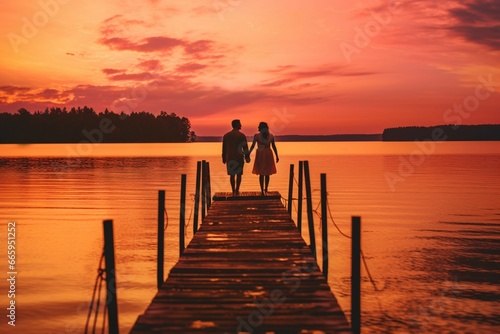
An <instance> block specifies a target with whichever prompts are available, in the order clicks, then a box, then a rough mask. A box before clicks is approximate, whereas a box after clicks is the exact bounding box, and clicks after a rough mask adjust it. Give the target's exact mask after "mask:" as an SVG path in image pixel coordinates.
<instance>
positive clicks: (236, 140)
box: [222, 119, 250, 195]
mask: <svg viewBox="0 0 500 334" xmlns="http://www.w3.org/2000/svg"><path fill="white" fill-rule="evenodd" d="M231 126H232V127H233V129H232V130H231V131H229V132H228V133H226V134H225V135H224V137H223V138H222V163H224V164H226V168H227V174H228V175H229V182H230V183H231V189H232V191H233V195H238V193H239V191H240V185H241V175H243V165H244V164H245V161H246V162H250V155H249V154H248V143H247V137H246V136H245V135H244V134H243V133H242V132H241V131H240V130H241V122H240V120H239V119H235V120H233V121H232V122H231Z"/></svg>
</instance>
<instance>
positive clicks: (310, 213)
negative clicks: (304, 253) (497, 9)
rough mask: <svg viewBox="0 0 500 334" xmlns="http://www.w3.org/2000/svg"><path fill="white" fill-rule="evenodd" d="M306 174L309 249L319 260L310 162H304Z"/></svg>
mask: <svg viewBox="0 0 500 334" xmlns="http://www.w3.org/2000/svg"><path fill="white" fill-rule="evenodd" d="M304 174H305V182H306V202H307V222H308V228H309V242H310V245H309V247H310V248H311V252H312V253H313V255H314V259H315V260H316V259H317V255H316V238H315V236H314V216H313V207H312V191H311V177H310V174H309V161H307V160H306V161H304Z"/></svg>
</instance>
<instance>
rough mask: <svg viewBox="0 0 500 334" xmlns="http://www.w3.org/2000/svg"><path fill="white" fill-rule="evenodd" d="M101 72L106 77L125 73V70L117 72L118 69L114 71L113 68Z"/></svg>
mask: <svg viewBox="0 0 500 334" xmlns="http://www.w3.org/2000/svg"><path fill="white" fill-rule="evenodd" d="M101 71H102V73H104V74H106V75H113V74H117V73H123V72H125V70H118V69H114V68H103V69H102V70H101Z"/></svg>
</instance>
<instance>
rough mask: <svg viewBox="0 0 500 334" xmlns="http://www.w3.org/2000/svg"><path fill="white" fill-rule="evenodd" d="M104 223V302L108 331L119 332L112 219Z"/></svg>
mask: <svg viewBox="0 0 500 334" xmlns="http://www.w3.org/2000/svg"><path fill="white" fill-rule="evenodd" d="M103 225H104V258H105V262H106V296H107V297H106V304H107V308H108V327H109V333H113V334H114V333H116V334H118V333H119V329H118V328H119V327H118V303H117V300H116V298H117V296H116V271H115V241H114V237H113V221H112V220H105V221H104V222H103Z"/></svg>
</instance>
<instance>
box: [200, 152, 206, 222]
mask: <svg viewBox="0 0 500 334" xmlns="http://www.w3.org/2000/svg"><path fill="white" fill-rule="evenodd" d="M206 179H207V161H206V160H202V161H201V220H202V221H203V220H204V219H205V216H206V214H207V211H206V208H207V192H206V188H205V185H206Z"/></svg>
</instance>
